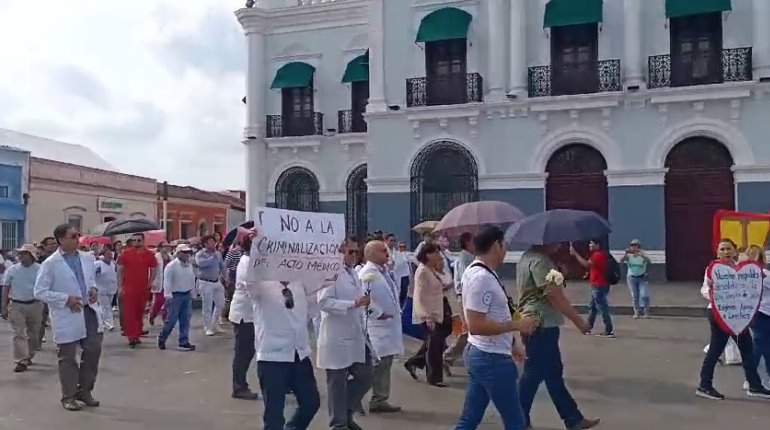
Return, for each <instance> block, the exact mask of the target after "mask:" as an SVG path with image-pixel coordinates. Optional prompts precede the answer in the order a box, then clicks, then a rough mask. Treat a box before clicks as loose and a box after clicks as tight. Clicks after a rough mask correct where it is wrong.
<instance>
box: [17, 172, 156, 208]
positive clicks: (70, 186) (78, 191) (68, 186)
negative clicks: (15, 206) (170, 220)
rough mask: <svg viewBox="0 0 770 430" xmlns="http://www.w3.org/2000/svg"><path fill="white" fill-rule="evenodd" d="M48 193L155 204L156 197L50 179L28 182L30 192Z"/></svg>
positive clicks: (34, 179) (35, 179)
mask: <svg viewBox="0 0 770 430" xmlns="http://www.w3.org/2000/svg"><path fill="white" fill-rule="evenodd" d="M33 190H36V191H50V192H53V193H60V194H75V195H86V196H93V197H105V198H114V199H119V200H129V201H132V202H136V203H148V204H152V205H154V204H155V201H156V200H157V195H155V194H146V193H139V192H136V191H131V190H126V189H121V188H112V187H104V186H99V187H98V186H94V185H87V184H79V183H75V182H67V181H57V180H51V179H40V178H32V181H30V191H33ZM34 198H35V195H34V193H31V192H30V199H34Z"/></svg>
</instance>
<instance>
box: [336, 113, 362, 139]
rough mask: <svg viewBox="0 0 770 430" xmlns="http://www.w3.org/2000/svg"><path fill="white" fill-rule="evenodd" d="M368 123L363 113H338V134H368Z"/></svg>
mask: <svg viewBox="0 0 770 430" xmlns="http://www.w3.org/2000/svg"><path fill="white" fill-rule="evenodd" d="M366 131H367V127H366V121H365V120H364V116H363V115H362V114H361V112H356V114H353V110H351V109H346V110H341V111H338V112H337V133H366Z"/></svg>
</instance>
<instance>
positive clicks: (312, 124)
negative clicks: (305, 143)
mask: <svg viewBox="0 0 770 430" xmlns="http://www.w3.org/2000/svg"><path fill="white" fill-rule="evenodd" d="M323 133H324V114H322V113H320V112H313V115H312V116H310V117H307V118H305V117H300V118H294V117H284V116H282V115H268V116H267V130H266V134H267V137H289V136H313V135H318V136H320V135H322V134H323Z"/></svg>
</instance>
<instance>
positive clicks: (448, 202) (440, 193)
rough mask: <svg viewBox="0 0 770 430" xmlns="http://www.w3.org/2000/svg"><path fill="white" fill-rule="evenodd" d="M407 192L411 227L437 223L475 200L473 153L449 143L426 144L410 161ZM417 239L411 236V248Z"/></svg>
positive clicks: (477, 185) (477, 187)
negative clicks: (456, 209) (459, 206)
mask: <svg viewBox="0 0 770 430" xmlns="http://www.w3.org/2000/svg"><path fill="white" fill-rule="evenodd" d="M410 190H411V226H414V225H416V224H419V223H420V222H422V221H429V220H436V221H438V220H440V219H441V218H443V217H444V215H446V213H447V212H449V211H450V210H451V209H452V208H454V207H455V206H457V205H461V204H463V203H468V202H475V201H477V200H478V199H479V173H478V168H477V166H476V160H475V159H474V158H473V154H471V153H470V151H468V150H467V149H466V148H465V147H463V146H462V145H460V144H458V143H455V142H451V141H439V142H434V143H431V144H429V145H427V146H426V147H425V148H423V149H422V150H421V151H420V152H419V153H418V154H417V156H416V157H415V159H414V161H413V162H412V169H411V174H410ZM411 226H410V227H411ZM420 240H421V238H420V237H419V235H417V234H416V233H412V248H413V249H414V247H416V246H417V244H418V243H419V242H420Z"/></svg>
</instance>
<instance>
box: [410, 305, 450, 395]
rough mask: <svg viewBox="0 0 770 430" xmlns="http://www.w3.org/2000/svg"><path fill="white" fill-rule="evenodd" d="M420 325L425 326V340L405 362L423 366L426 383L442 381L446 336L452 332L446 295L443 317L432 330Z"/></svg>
mask: <svg viewBox="0 0 770 430" xmlns="http://www.w3.org/2000/svg"><path fill="white" fill-rule="evenodd" d="M422 326H423V327H424V328H425V341H424V342H423V343H422V346H420V349H419V350H417V352H416V353H415V354H414V355H413V356H412V357H411V358H409V360H407V363H409V364H411V365H413V366H415V367H417V368H420V369H422V368H425V376H426V379H427V380H428V383H431V384H436V383H439V382H443V380H444V350H445V349H446V338H447V337H449V335H450V334H452V308H451V307H450V306H449V301H448V300H447V299H446V297H444V319H443V320H442V321H441V322H440V323H438V324H436V327H435V329H433V331H431V330H428V325H427V324H425V323H423V324H422Z"/></svg>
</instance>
